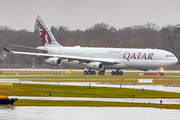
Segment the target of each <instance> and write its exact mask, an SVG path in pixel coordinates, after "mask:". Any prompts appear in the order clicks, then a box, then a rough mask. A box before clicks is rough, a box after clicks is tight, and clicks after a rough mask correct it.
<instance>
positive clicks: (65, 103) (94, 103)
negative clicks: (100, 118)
mask: <svg viewBox="0 0 180 120" xmlns="http://www.w3.org/2000/svg"><path fill="white" fill-rule="evenodd" d="M14 106H84V107H85V106H88V107H153V108H167V109H180V105H179V104H177V105H172V104H163V105H160V104H150V103H124V102H99V101H50V100H17V101H16V102H15V103H14Z"/></svg>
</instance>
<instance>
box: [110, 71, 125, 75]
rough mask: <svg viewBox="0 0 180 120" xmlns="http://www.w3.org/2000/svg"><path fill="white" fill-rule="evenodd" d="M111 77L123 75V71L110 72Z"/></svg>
mask: <svg viewBox="0 0 180 120" xmlns="http://www.w3.org/2000/svg"><path fill="white" fill-rule="evenodd" d="M111 75H123V71H119V70H116V71H112V72H111Z"/></svg>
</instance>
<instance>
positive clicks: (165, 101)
mask: <svg viewBox="0 0 180 120" xmlns="http://www.w3.org/2000/svg"><path fill="white" fill-rule="evenodd" d="M9 98H17V99H27V100H57V101H70V100H71V101H72V100H73V101H103V102H131V103H154V104H160V100H162V104H180V99H165V98H164V99H160V98H157V99H153V98H151V99H149V98H82V97H30V96H9Z"/></svg>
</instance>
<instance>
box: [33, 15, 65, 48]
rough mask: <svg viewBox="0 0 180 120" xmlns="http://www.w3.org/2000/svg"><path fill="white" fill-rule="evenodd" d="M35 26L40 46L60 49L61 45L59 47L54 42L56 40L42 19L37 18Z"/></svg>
mask: <svg viewBox="0 0 180 120" xmlns="http://www.w3.org/2000/svg"><path fill="white" fill-rule="evenodd" d="M36 24H37V26H38V30H39V34H40V38H41V43H42V46H59V47H62V45H60V44H59V43H58V42H57V41H56V39H55V38H54V36H53V35H52V33H51V31H50V30H49V29H48V26H47V25H46V23H45V21H44V20H43V19H41V18H37V19H36Z"/></svg>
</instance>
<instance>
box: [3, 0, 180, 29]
mask: <svg viewBox="0 0 180 120" xmlns="http://www.w3.org/2000/svg"><path fill="white" fill-rule="evenodd" d="M37 15H41V18H43V19H44V20H45V21H46V23H47V25H48V26H49V27H51V26H60V25H63V26H66V27H68V28H69V29H70V30H76V29H81V30H85V29H87V28H90V27H91V26H93V25H95V24H96V23H102V22H104V23H107V24H109V25H111V26H113V27H115V28H117V29H119V28H123V27H129V26H133V25H144V24H145V23H147V22H153V23H155V24H156V25H158V26H160V27H163V26H166V25H169V24H170V25H176V24H179V23H180V0H0V16H1V17H0V25H1V26H5V25H7V27H10V28H11V29H16V30H20V29H26V30H28V31H34V23H35V19H36V17H37Z"/></svg>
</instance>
